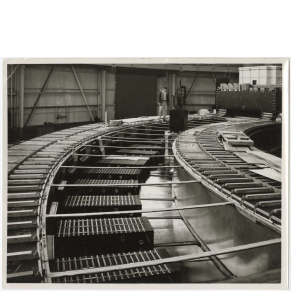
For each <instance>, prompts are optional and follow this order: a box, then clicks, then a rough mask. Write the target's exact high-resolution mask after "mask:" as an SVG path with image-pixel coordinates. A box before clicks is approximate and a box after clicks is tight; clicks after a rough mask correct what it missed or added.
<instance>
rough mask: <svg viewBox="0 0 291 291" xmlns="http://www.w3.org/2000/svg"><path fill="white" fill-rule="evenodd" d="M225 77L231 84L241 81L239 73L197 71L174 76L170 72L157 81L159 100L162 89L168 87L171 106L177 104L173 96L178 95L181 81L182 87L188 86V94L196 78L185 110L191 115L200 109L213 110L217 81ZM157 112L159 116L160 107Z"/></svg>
mask: <svg viewBox="0 0 291 291" xmlns="http://www.w3.org/2000/svg"><path fill="white" fill-rule="evenodd" d="M197 74H198V76H197ZM196 76H197V78H196ZM224 77H226V78H228V79H229V82H230V83H238V80H239V75H238V73H226V72H225V73H217V72H215V73H210V72H199V71H197V72H191V73H189V72H185V73H183V72H179V73H176V74H173V73H171V72H169V73H168V74H165V76H162V77H159V78H158V80H157V100H158V94H159V91H160V89H161V88H162V87H164V86H167V87H168V90H169V96H170V99H171V104H175V102H174V100H172V99H173V97H172V95H176V94H177V93H176V92H177V89H178V88H179V87H180V83H179V80H181V84H182V86H186V91H187V93H188V92H189V90H190V88H191V85H192V83H193V81H194V80H195V78H196V81H195V83H194V85H193V87H192V89H191V91H190V94H189V96H188V98H187V100H186V105H185V109H187V110H188V111H189V112H190V113H194V112H198V111H199V110H200V109H213V108H214V107H215V90H216V79H219V78H224ZM173 83H174V84H173ZM157 105H158V101H157ZM156 112H157V114H158V112H159V106H157V110H156Z"/></svg>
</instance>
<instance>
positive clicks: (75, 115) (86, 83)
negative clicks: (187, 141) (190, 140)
mask: <svg viewBox="0 0 291 291" xmlns="http://www.w3.org/2000/svg"><path fill="white" fill-rule="evenodd" d="M15 68H17V65H15V66H14V69H13V77H12V79H8V81H7V87H8V110H9V112H10V111H11V101H10V100H11V97H10V96H11V95H10V91H11V90H10V86H11V81H12V88H13V92H12V96H13V102H12V104H13V108H14V109H13V110H12V111H13V112H12V113H13V114H12V117H9V120H10V122H9V124H10V126H11V123H12V125H13V127H18V126H19V113H18V112H19V111H18V106H19V94H20V93H19V91H20V89H19V83H20V80H19V75H20V74H19V68H18V69H16V71H14V70H15ZM51 68H52V65H26V66H25V79H24V124H25V123H26V120H27V119H28V116H29V114H30V113H31V112H32V109H33V106H34V104H35V101H36V99H37V97H38V95H39V93H40V92H41V89H42V87H43V85H44V83H45V81H46V79H47V77H48V75H49V72H50V70H51ZM74 68H75V71H76V74H77V76H78V79H79V82H80V84H81V86H82V88H83V92H84V94H85V96H86V99H87V102H88V104H89V106H90V109H91V112H92V115H93V117H94V118H96V117H97V118H100V119H102V114H101V110H102V108H101V102H102V98H101V92H102V90H101V89H102V72H101V69H99V68H97V67H96V66H87V65H77V66H74ZM10 74H11V71H10V66H9V67H8V76H9V75H10ZM163 74H164V76H163V77H158V78H157V94H156V97H157V102H156V104H157V106H156V109H155V112H156V114H157V115H158V110H159V106H158V94H159V90H160V89H161V88H162V87H163V86H168V88H169V92H170V96H171V95H172V94H173V93H174V92H172V79H173V75H172V72H169V74H167V73H166V72H162V75H163ZM196 74H197V72H193V73H186V72H185V73H176V75H175V86H174V87H175V88H176V89H177V88H178V87H179V79H181V82H182V85H183V86H186V87H187V90H189V89H190V87H191V84H192V82H193V80H194V78H195V76H196ZM224 76H226V77H229V78H230V82H231V83H234V82H236V83H237V82H238V74H235V73H231V74H229V73H214V74H212V73H209V72H201V73H199V76H198V78H197V80H196V83H195V84H194V86H193V88H192V90H191V93H190V95H189V97H188V99H187V105H186V109H188V110H189V111H198V110H199V109H201V108H206V109H211V108H212V107H213V106H214V105H215V89H216V84H215V78H221V77H224ZM105 80H106V81H105V103H106V106H105V110H106V111H107V116H108V119H115V118H116V112H115V111H116V110H115V95H116V72H115V71H114V70H113V69H112V68H110V69H108V70H107V73H106V74H105ZM153 106H155V105H153ZM90 121H91V117H90V114H89V112H88V109H87V106H86V104H85V102H84V99H83V97H82V95H81V92H80V89H79V86H78V84H77V82H76V79H75V77H74V74H73V72H72V68H71V66H70V65H57V66H56V68H55V70H54V72H53V74H52V76H51V79H50V80H49V83H48V86H47V88H46V90H45V93H44V95H43V96H42V97H41V99H40V101H39V103H38V105H37V109H36V111H35V113H34V115H33V116H32V118H31V120H30V122H29V124H28V126H37V125H43V124H44V123H52V124H66V123H79V122H90Z"/></svg>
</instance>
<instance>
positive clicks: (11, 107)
mask: <svg viewBox="0 0 291 291" xmlns="http://www.w3.org/2000/svg"><path fill="white" fill-rule="evenodd" d="M12 74H13V66H12V65H10V126H11V128H13V113H14V110H13V90H12V86H13V83H12V77H13V76H12Z"/></svg>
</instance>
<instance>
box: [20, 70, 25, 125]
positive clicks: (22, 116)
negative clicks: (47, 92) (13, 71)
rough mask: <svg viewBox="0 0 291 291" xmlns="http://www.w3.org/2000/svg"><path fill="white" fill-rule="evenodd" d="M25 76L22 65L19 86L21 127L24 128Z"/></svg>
mask: <svg viewBox="0 0 291 291" xmlns="http://www.w3.org/2000/svg"><path fill="white" fill-rule="evenodd" d="M24 75H25V66H24V65H20V82H19V83H20V84H19V127H20V128H23V126H24Z"/></svg>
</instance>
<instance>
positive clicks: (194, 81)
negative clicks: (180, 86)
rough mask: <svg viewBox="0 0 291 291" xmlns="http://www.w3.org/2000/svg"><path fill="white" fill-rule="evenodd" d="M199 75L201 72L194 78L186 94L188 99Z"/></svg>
mask: <svg viewBox="0 0 291 291" xmlns="http://www.w3.org/2000/svg"><path fill="white" fill-rule="evenodd" d="M198 75H199V73H197V75H196V77H195V79H194V80H193V83H192V85H191V87H190V89H189V91H188V94H187V96H186V100H187V98H188V96H189V95H190V93H191V90H192V88H193V86H194V84H195V83H196V81H197V78H198Z"/></svg>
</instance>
